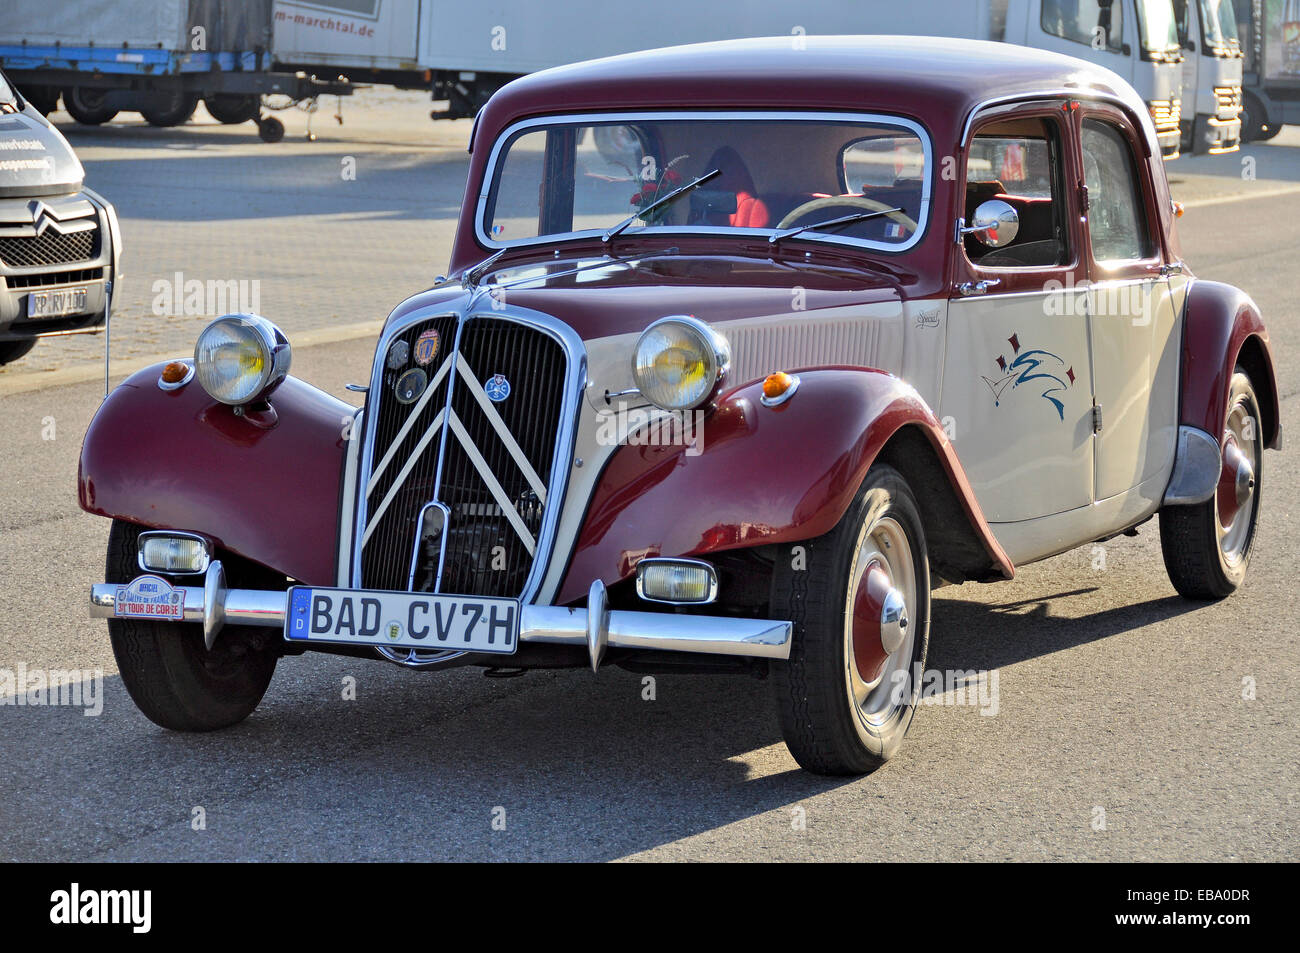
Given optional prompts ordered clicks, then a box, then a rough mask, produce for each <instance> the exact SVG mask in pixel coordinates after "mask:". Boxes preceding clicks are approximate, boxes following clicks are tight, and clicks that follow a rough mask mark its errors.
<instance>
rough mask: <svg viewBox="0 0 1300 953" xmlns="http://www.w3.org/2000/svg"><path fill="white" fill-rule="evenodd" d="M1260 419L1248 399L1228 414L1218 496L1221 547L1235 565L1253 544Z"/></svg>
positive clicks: (1216, 494)
mask: <svg viewBox="0 0 1300 953" xmlns="http://www.w3.org/2000/svg"><path fill="white" fill-rule="evenodd" d="M1257 431H1258V417H1257V416H1256V415H1255V414H1254V412H1253V409H1252V408H1251V406H1250V405H1249V403H1248V402H1247V400H1245V399H1244V398H1239V399H1238V400H1237V402H1236V403H1235V404H1234V405H1233V406H1232V409H1231V410H1230V411H1229V413H1228V420H1227V425H1226V426H1225V428H1224V432H1223V469H1222V471H1221V472H1220V474H1219V488H1218V491H1217V492H1216V493H1215V510H1216V517H1217V524H1218V525H1217V530H1218V537H1219V547H1220V549H1221V550H1222V552H1223V555H1224V558H1225V559H1226V560H1227V561H1228V562H1229V563H1232V562H1235V561H1237V560H1238V559H1240V558H1241V556H1242V554H1243V553H1244V552H1245V551H1246V548H1247V547H1248V546H1249V544H1250V534H1251V526H1252V523H1253V520H1254V514H1255V486H1256V476H1255V474H1256V472H1257V469H1258V459H1259V457H1258V454H1259V445H1258V440H1257Z"/></svg>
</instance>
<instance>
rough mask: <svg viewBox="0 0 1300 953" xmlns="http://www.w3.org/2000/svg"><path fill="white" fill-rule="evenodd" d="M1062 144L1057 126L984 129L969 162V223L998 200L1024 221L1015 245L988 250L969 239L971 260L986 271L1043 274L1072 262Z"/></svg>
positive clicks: (1039, 122)
mask: <svg viewBox="0 0 1300 953" xmlns="http://www.w3.org/2000/svg"><path fill="white" fill-rule="evenodd" d="M1061 161H1062V160H1061V148H1060V138H1059V136H1058V134H1057V132H1056V125H1055V123H1049V122H1048V121H1047V120H1044V119H1018V120H1012V121H1008V122H998V123H994V124H992V125H988V126H984V127H981V128H980V129H979V130H978V132H977V133H976V135H975V138H974V139H973V140H972V141H971V149H970V157H969V158H968V159H967V162H966V210H965V215H966V221H967V222H970V221H971V220H972V219H973V218H974V216H975V209H977V208H978V207H979V206H980V204H981V203H983V202H987V201H990V200H992V199H998V200H1000V201H1003V202H1006V203H1008V204H1009V205H1011V206H1012V207H1013V208H1015V210H1016V214H1017V217H1018V218H1019V225H1020V227H1019V230H1018V231H1017V232H1016V237H1015V239H1014V241H1012V242H1011V244H1009V245H1005V246H1003V247H1002V248H996V249H994V248H989V247H988V246H986V245H985V244H984V243H983V242H981V241H980V240H979V239H978V238H976V237H975V236H974V235H967V236H966V241H965V245H966V255H967V257H968V258H970V260H971V261H972V262H974V263H975V264H977V265H979V266H980V267H981V268H1035V267H1037V268H1041V267H1044V266H1050V265H1063V264H1066V263H1067V262H1069V261H1070V248H1069V242H1068V241H1067V236H1068V234H1069V232H1068V229H1067V227H1066V221H1065V203H1064V200H1063V198H1062V196H1063V195H1064V188H1063V182H1064V180H1065V177H1064V175H1063V170H1062V166H1061Z"/></svg>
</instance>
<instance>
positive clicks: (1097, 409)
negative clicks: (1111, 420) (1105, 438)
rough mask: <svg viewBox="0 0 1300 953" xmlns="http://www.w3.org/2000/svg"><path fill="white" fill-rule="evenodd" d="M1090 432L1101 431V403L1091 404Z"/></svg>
mask: <svg viewBox="0 0 1300 953" xmlns="http://www.w3.org/2000/svg"><path fill="white" fill-rule="evenodd" d="M1092 432H1093V433H1101V404H1093V405H1092Z"/></svg>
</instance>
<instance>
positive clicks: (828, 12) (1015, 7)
mask: <svg viewBox="0 0 1300 953" xmlns="http://www.w3.org/2000/svg"><path fill="white" fill-rule="evenodd" d="M340 2H348V0H340ZM358 2H371V3H386V2H392V0H358ZM417 33H418V47H419V49H418V59H419V62H420V63H421V64H423V65H424V66H425V67H427V68H429V69H431V70H432V74H433V75H432V81H433V86H434V99H435V100H442V101H445V102H446V108H445V110H444V111H443V112H442V113H441V115H442V116H445V117H447V118H456V117H460V116H471V115H473V114H474V113H475V112H477V111H478V109H479V108H480V107H481V106H482V105H483V103H485V102H486V101H487V99H488V97H489V96H490V95H491V94H492V93H493V92H495V91H496V90H497V89H499V88H500V87H501V86H502V85H504V84H505V83H507V82H509V81H510V80H511V79H513V78H514V77H516V76H519V75H522V74H524V73H530V72H533V71H534V70H539V69H545V68H546V67H549V66H556V65H559V64H562V63H570V62H574V61H576V60H583V59H591V58H594V57H599V56H609V55H612V54H615V53H623V52H629V51H632V50H641V49H651V48H654V47H659V46H672V45H675V44H678V43H688V42H696V41H702V40H721V39H731V38H736V37H746V36H772V35H790V36H792V37H794V38H796V39H797V37H798V36H799V35H801V34H803V35H811V34H830V33H910V34H920V35H929V36H951V37H961V38H967V39H982V40H996V41H1004V42H1008V43H1017V44H1020V45H1022V46H1033V47H1037V48H1039V49H1049V50H1056V51H1059V52H1062V53H1068V54H1070V55H1072V56H1076V57H1079V58H1081V59H1086V60H1090V61H1091V62H1094V63H1098V64H1100V65H1102V66H1105V67H1107V68H1109V69H1112V70H1114V71H1115V72H1116V73H1118V74H1119V75H1120V76H1122V77H1123V78H1124V79H1126V80H1127V81H1128V82H1129V83H1131V84H1132V85H1133V86H1134V87H1135V88H1136V89H1137V90H1138V92H1139V93H1141V94H1142V97H1143V98H1144V99H1145V100H1146V102H1147V105H1148V108H1149V109H1150V110H1151V114H1152V116H1153V117H1154V119H1155V122H1156V128H1157V130H1158V131H1159V134H1160V142H1161V146H1162V151H1163V152H1164V155H1165V157H1166V158H1173V157H1174V156H1177V155H1178V151H1179V147H1180V144H1181V143H1180V132H1181V128H1180V127H1181V119H1182V114H1181V112H1182V111H1181V72H1182V62H1183V50H1182V44H1181V43H1180V41H1179V37H1178V32H1177V26H1176V21H1175V18H1174V13H1173V7H1172V4H1171V0H908V2H905V3H899V2H893V0H872V2H860V0H857V2H855V0H803V2H802V3H799V4H797V5H791V4H789V3H784V2H773V0H753V2H747V3H744V4H731V3H726V4H723V3H711V2H700V0H692V2H686V0H659V2H657V3H655V4H653V5H651V6H649V7H644V8H642V7H637V8H635V9H631V8H628V7H627V6H626V5H618V4H610V3H608V2H607V0H564V2H549V3H537V2H533V0H483V2H478V3H458V2H452V0H424V2H421V3H420V23H419V27H418V30H417Z"/></svg>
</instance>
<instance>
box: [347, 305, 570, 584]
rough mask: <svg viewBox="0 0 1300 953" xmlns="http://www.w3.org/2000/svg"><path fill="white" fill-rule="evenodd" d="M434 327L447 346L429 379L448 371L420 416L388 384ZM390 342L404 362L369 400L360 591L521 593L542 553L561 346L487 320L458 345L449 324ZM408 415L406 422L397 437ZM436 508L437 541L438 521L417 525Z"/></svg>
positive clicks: (469, 328)
mask: <svg viewBox="0 0 1300 953" xmlns="http://www.w3.org/2000/svg"><path fill="white" fill-rule="evenodd" d="M430 328H434V329H436V330H437V331H438V334H439V337H440V339H441V340H442V341H443V342H446V343H445V344H443V345H442V346H441V349H440V353H439V354H438V355H437V357H436V358H435V359H434V360H433V361H432V362H431V363H430V365H429V370H430V372H431V377H432V376H433V374H432V372H433V369H434V368H439V367H440V366H442V365H443V362H444V360H446V361H448V362H449V363H448V364H447V371H446V374H445V377H444V380H443V381H442V382H441V383H440V385H439V387H438V389H437V391H436V393H435V394H434V395H433V396H432V397H430V398H429V399H428V400H427V401H426V402H424V406H423V407H421V408H420V409H419V410H418V411H416V410H414V408H416V407H419V406H420V405H419V403H418V402H417V403H416V404H412V405H404V404H402V403H400V402H399V401H398V400H397V399H396V397H395V396H394V391H393V387H394V385H395V384H396V382H397V379H398V377H400V375H401V374H402V373H404V372H405V371H406V370H407V369H409V368H410V367H413V366H415V364H414V359H415V355H414V350H415V342H416V341H417V340H418V338H419V336H420V335H421V334H423V333H424V332H425V331H426V330H428V329H430ZM395 340H401V341H405V342H406V343H407V346H408V347H409V348H410V350H411V354H410V356H409V357H408V358H407V360H406V362H405V363H404V364H402V365H401V366H399V367H398V368H397V369H395V370H390V369H388V368H387V367H386V366H385V367H384V371H383V377H382V386H380V387H379V388H378V389H377V392H376V393H372V395H371V401H372V406H373V407H375V408H376V409H375V410H373V411H371V412H372V413H373V414H374V419H375V421H376V423H375V426H376V428H377V429H376V431H375V439H374V443H373V446H372V447H371V449H370V454H371V457H370V459H371V461H372V465H371V468H370V469H371V471H372V472H375V473H377V474H378V476H377V477H372V478H371V479H370V480H369V482H368V485H367V486H365V487H363V488H362V493H363V500H362V504H363V505H362V507H361V508H360V510H359V514H358V515H359V517H360V518H361V520H365V521H367V522H366V523H364V524H363V523H361V521H360V520H359V525H362V527H363V528H362V533H363V541H362V545H361V558H360V569H361V579H360V581H359V582H360V585H362V586H364V587H366V588H373V589H407V588H413V589H416V590H422V591H439V592H449V593H465V594H472V595H494V596H517V595H520V594H521V593H522V592H523V590H524V587H525V584H526V582H527V579H528V576H529V572H530V570H531V569H532V566H533V561H534V558H535V557H536V556H537V555H538V553H539V550H540V548H541V543H542V528H543V517H544V515H545V512H546V504H547V493H548V489H549V487H548V481H549V480H550V476H551V472H552V466H553V464H554V463H555V454H556V446H557V439H558V435H559V434H560V433H561V432H562V431H563V430H565V429H566V428H565V427H564V426H563V425H562V423H563V422H562V419H561V418H562V415H563V406H564V390H565V382H566V379H567V372H568V359H567V357H566V354H565V349H564V347H563V345H561V344H560V342H559V341H557V340H556V339H555V338H553V337H551V336H550V335H549V334H547V333H545V332H543V331H540V330H537V329H535V328H533V327H531V326H529V325H526V324H522V323H520V322H517V321H512V320H508V319H505V318H498V317H487V316H485V317H475V318H473V319H471V320H468V321H466V322H465V323H464V325H463V327H461V328H460V332H459V341H458V348H457V347H456V319H455V318H454V317H441V318H436V319H433V320H432V321H425V322H421V323H418V324H415V325H413V326H412V327H410V328H408V329H406V330H405V331H403V332H402V333H401V334H400V335H398V336H397V338H395ZM391 347H392V345H391V344H389V345H388V346H387V347H386V350H391ZM453 350H456V354H455V357H454V359H453V358H452V355H451V352H452V351H453ZM385 358H386V354H380V355H377V360H379V361H381V362H382V361H385ZM498 375H499V377H500V379H502V380H504V381H507V382H508V383H509V387H510V392H509V396H507V397H505V398H504V399H502V400H499V401H494V400H492V399H490V398H489V396H488V393H487V392H488V391H491V392H492V393H494V394H497V395H498V396H499V389H498V387H497V386H495V385H494V384H493V378H494V377H497V376H498ZM448 388H450V393H451V399H450V402H449V403H448V401H447V393H448ZM412 413H414V414H415V415H416V416H415V419H414V424H413V425H412V426H410V427H407V428H406V431H407V432H406V433H405V434H402V433H401V432H402V430H403V428H404V427H405V426H406V423H407V421H408V418H410V417H411V415H412ZM386 458H387V459H386ZM386 498H390V499H389V502H388V503H387V505H386V506H385V505H384V500H385V499H386ZM434 502H436V503H438V504H440V505H441V506H442V507H445V512H446V514H447V516H446V525H445V526H443V527H442V528H441V532H440V533H439V531H438V529H439V528H438V525H437V524H438V522H439V521H437V520H434V521H432V526H431V525H430V524H429V523H425V524H422V523H421V514H422V512H424V511H425V507H426V505H427V504H430V503H434ZM372 514H377V515H372ZM422 528H423V530H424V532H423V533H422ZM366 534H368V538H367V537H366ZM417 536H419V537H420V538H419V539H418V540H417ZM439 570H441V581H440V582H439Z"/></svg>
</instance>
